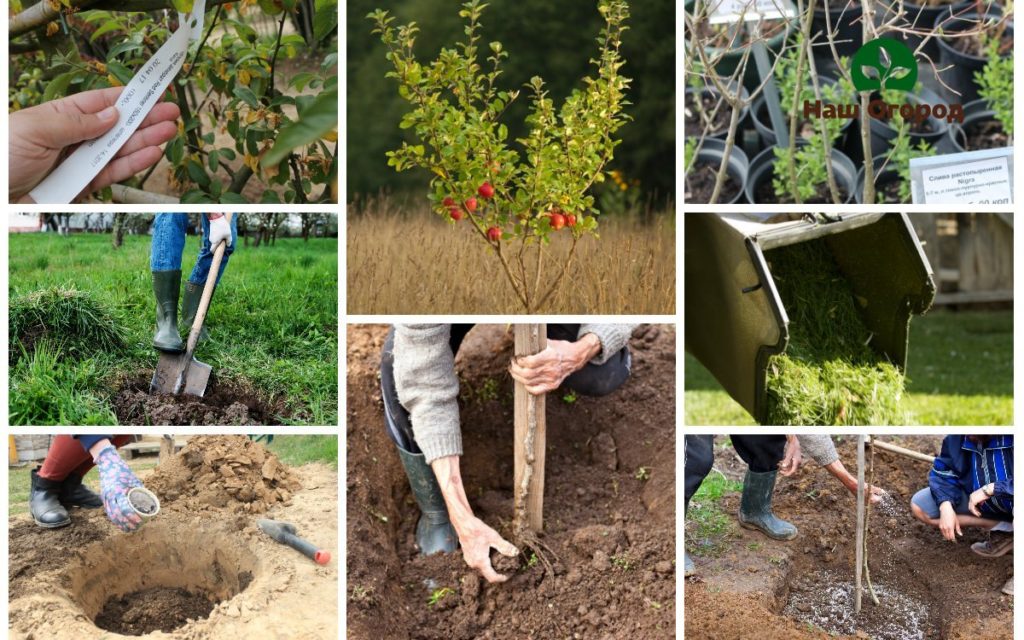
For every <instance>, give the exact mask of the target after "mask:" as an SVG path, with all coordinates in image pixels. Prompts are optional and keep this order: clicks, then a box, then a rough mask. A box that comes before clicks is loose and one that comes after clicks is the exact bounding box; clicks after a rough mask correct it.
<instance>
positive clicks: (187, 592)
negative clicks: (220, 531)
mask: <svg viewBox="0 0 1024 640" xmlns="http://www.w3.org/2000/svg"><path fill="white" fill-rule="evenodd" d="M258 564H259V563H258V561H257V560H256V558H255V556H254V555H253V553H252V551H251V550H250V549H248V548H247V547H246V546H245V545H243V544H240V543H238V542H235V541H233V540H231V539H230V538H228V537H226V536H217V535H213V534H210V533H205V532H202V531H196V530H192V529H190V528H187V527H169V526H166V525H162V524H161V523H152V524H149V525H147V526H144V527H143V528H142V529H141V530H139V531H138V532H136V533H135V534H133V535H130V536H118V537H114V538H110V539H108V540H105V541H102V542H97V543H93V544H92V545H90V546H88V547H86V548H85V549H84V550H83V551H82V553H81V555H80V558H79V559H78V560H77V561H75V562H74V563H72V564H71V565H70V566H69V568H68V570H67V573H66V577H67V581H68V585H69V591H70V593H71V598H72V600H73V601H74V602H75V604H77V605H78V606H79V607H81V609H82V612H83V613H84V614H85V615H86V616H87V617H88V618H89V619H90V620H92V621H93V622H94V623H95V624H96V626H97V627H99V628H101V629H104V630H106V631H112V632H115V633H120V634H124V635H129V636H141V635H145V634H148V633H152V632H154V631H164V632H170V631H173V630H174V629H178V628H179V627H182V626H185V625H186V624H188V623H189V622H190V621H193V620H200V619H204V618H206V617H207V616H209V615H210V612H211V611H212V610H213V608H214V607H215V606H216V605H217V604H219V603H220V602H222V601H225V600H229V599H230V598H232V597H234V596H235V595H237V594H239V593H241V592H242V591H244V590H245V589H246V587H248V586H249V583H250V582H251V581H252V578H253V575H254V574H255V573H256V571H257V569H258Z"/></svg>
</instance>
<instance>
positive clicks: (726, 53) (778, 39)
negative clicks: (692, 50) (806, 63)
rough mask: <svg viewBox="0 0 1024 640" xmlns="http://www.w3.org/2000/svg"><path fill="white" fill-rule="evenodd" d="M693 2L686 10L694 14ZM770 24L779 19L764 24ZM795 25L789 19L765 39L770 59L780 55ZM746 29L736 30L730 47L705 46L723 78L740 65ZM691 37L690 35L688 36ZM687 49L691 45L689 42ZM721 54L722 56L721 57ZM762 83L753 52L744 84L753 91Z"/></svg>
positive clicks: (775, 22)
mask: <svg viewBox="0 0 1024 640" xmlns="http://www.w3.org/2000/svg"><path fill="white" fill-rule="evenodd" d="M693 4H694V3H692V2H688V3H686V12H687V13H688V14H690V15H691V16H692V15H693ZM769 24H778V21H777V20H773V21H771V22H765V23H764V24H763V26H767V25H769ZM794 31H795V28H794V26H793V25H792V24H791V23H790V22H789V21H787V22H786V23H785V28H784V29H783V30H782V31H780V32H779V33H776V34H775V35H774V36H772V37H771V38H769V39H768V40H767V41H765V45H766V46H767V47H768V51H769V54H768V60H769V62H774V60H775V58H776V57H778V55H779V52H780V51H782V46H783V45H784V44H785V42H786V40H787V39H789V36H790V34H791V33H794ZM745 34H746V29H740V30H738V31H737V32H736V37H735V39H734V40H733V42H731V43H730V46H728V47H705V48H704V51H705V52H706V55H707V58H708V60H715V59H718V64H716V65H715V73H717V74H718V75H719V76H721V77H723V78H730V77H732V74H733V73H734V72H735V71H736V67H738V66H739V64H740V60H742V58H743V53H744V51H745V50H746V45H745V43H744V40H743V38H745ZM687 37H689V36H687ZM687 50H689V45H688V44H687ZM719 56H721V58H720V59H719ZM760 84H761V74H760V73H759V72H758V71H757V64H756V63H755V62H754V54H753V52H751V54H750V56H749V59H748V60H747V68H746V70H745V71H744V73H743V86H744V87H745V88H746V89H747V90H748V91H753V90H754V89H756V88H757V87H758V86H760Z"/></svg>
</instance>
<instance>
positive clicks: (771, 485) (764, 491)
mask: <svg viewBox="0 0 1024 640" xmlns="http://www.w3.org/2000/svg"><path fill="white" fill-rule="evenodd" d="M775 474H776V472H775V471H766V472H764V473H754V472H753V471H750V470H749V469H748V470H747V476H746V477H745V478H744V479H743V496H742V497H741V498H740V525H741V526H743V527H744V528H745V529H757V530H758V531H761V532H763V533H764V534H765V535H766V536H768V537H769V538H774V539H775V540H792V539H793V538H795V537H796V534H797V530H796V527H794V526H793V525H792V524H790V523H788V522H786V521H785V520H781V519H779V518H777V517H775V514H774V513H772V494H773V493H774V492H775Z"/></svg>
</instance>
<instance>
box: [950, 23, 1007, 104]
mask: <svg viewBox="0 0 1024 640" xmlns="http://www.w3.org/2000/svg"><path fill="white" fill-rule="evenodd" d="M935 31H936V32H937V34H938V44H939V64H938V65H937V67H938V69H939V73H940V74H941V77H942V82H943V83H945V84H946V85H948V86H949V87H950V88H951V89H953V90H954V91H956V93H955V94H951V95H948V96H947V97H949V98H950V99H951V100H953V99H955V100H956V101H957V102H960V103H963V104H965V105H966V104H967V103H969V102H972V101H974V100H976V99H977V98H978V88H979V86H978V84H977V75H978V73H980V72H981V71H982V70H983V69H984V68H985V65H986V64H987V63H988V61H989V60H990V59H992V57H996V58H1002V57H1010V58H1012V57H1013V16H1012V14H1010V15H1009V16H1002V15H999V16H995V15H993V14H979V13H966V14H963V13H961V14H957V15H953V16H946V15H943V16H940V17H939V18H938V19H937V20H936V21H935ZM993 43H995V44H993ZM947 93H949V92H948V91H947Z"/></svg>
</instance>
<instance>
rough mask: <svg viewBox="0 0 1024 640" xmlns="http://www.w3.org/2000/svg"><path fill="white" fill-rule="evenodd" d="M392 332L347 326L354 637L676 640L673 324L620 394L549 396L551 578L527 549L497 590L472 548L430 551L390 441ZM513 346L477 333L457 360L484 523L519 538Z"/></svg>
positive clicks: (498, 329)
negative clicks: (386, 390)
mask: <svg viewBox="0 0 1024 640" xmlns="http://www.w3.org/2000/svg"><path fill="white" fill-rule="evenodd" d="M386 331H387V328H386V327H384V326H379V325H378V326H372V325H351V326H350V327H349V329H348V345H349V356H348V363H349V364H348V366H349V371H348V382H349V384H348V504H347V511H348V520H347V522H348V589H349V592H348V634H349V635H348V637H349V638H353V639H355V640H360V639H363V640H369V639H377V638H389V639H396V640H400V639H405V640H412V639H415V640H426V639H437V640H440V639H445V640H450V639H455V640H459V639H463V640H469V639H471V638H491V639H494V640H499V639H502V638H517V639H518V638H574V637H579V638H583V637H586V638H626V637H635V638H645V639H646V638H650V639H659V638H674V637H675V618H676V612H675V564H674V560H675V543H674V538H675V517H674V505H675V493H674V491H675V488H674V487H675V476H674V470H675V453H674V443H675V417H674V415H675V332H674V329H672V328H667V327H661V326H645V327H641V328H640V329H639V330H638V331H637V332H635V333H634V337H633V339H632V340H631V342H630V345H631V349H632V353H633V369H632V376H631V378H630V380H628V381H627V382H626V384H625V385H624V386H623V387H622V388H620V389H619V390H617V391H615V392H613V393H611V394H609V395H608V396H605V397H602V398H588V397H584V396H577V397H576V398H575V399H574V400H572V401H567V400H565V399H564V398H565V397H566V396H567V394H565V393H563V392H558V393H553V394H549V396H548V401H547V424H548V430H547V438H548V441H547V445H548V453H547V459H546V474H545V485H546V486H545V503H544V522H545V525H544V526H545V533H544V534H543V536H542V538H541V540H542V542H543V543H544V544H545V545H547V546H548V547H549V548H550V549H551V551H552V553H551V555H550V560H551V561H552V563H553V570H552V572H551V573H548V572H546V570H545V569H544V567H543V563H542V562H540V561H538V560H535V559H533V557H532V556H531V554H530V553H529V552H527V553H526V554H524V555H525V556H526V557H523V558H522V564H521V565H520V566H519V567H518V568H516V567H515V566H514V564H513V566H511V567H507V568H503V569H499V570H505V571H507V572H509V573H510V574H511V577H510V579H509V581H508V582H506V583H504V584H496V585H490V584H488V583H487V582H486V581H484V580H482V579H481V578H480V577H479V576H478V574H477V573H476V572H475V571H473V570H471V569H470V568H469V567H467V566H466V564H465V562H464V561H463V559H462V554H461V553H454V554H448V555H436V556H432V557H419V556H417V555H416V552H415V550H414V548H413V531H414V527H415V525H416V518H417V515H418V511H417V509H416V506H415V504H414V502H413V501H412V497H411V495H410V492H409V488H408V482H407V480H406V479H405V475H404V473H403V471H402V468H401V465H400V464H399V461H398V456H397V455H396V453H395V450H394V445H393V444H392V443H391V441H390V440H389V439H388V437H387V435H386V434H385V431H384V422H383V420H384V418H383V406H382V404H381V399H380V390H379V383H378V378H377V371H378V367H379V362H380V349H381V346H382V345H383V341H384V336H385V334H386ZM511 346H512V341H511V338H510V335H509V334H508V333H507V332H506V331H505V327H504V326H500V325H486V326H478V327H477V328H475V329H474V330H473V331H472V332H471V333H470V334H469V336H468V337H467V338H466V341H465V342H464V343H463V345H462V348H461V350H460V354H459V356H458V358H457V360H456V366H457V369H458V371H459V375H460V379H461V381H462V398H461V400H460V405H461V418H462V424H463V425H464V427H463V446H464V452H465V453H464V455H463V457H462V460H461V466H462V475H463V481H464V483H465V485H466V489H467V494H468V495H469V498H470V502H471V504H472V506H473V509H474V512H475V513H476V515H477V516H478V517H480V518H481V519H482V520H483V521H484V522H487V523H488V524H490V525H492V526H494V527H495V528H496V529H497V530H498V531H499V532H500V533H502V534H503V535H505V536H509V535H510V532H509V529H510V524H511V517H512V495H513V490H512V475H513V470H512V457H513V455H512V434H513V420H512V418H513V406H512V389H513V385H512V381H511V378H510V377H509V376H508V374H507V373H506V369H507V367H508V362H509V360H510V358H511ZM495 383H496V385H495ZM495 386H496V391H495V392H494V393H480V392H479V391H480V390H487V389H494V387H495ZM431 601H433V603H431Z"/></svg>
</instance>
